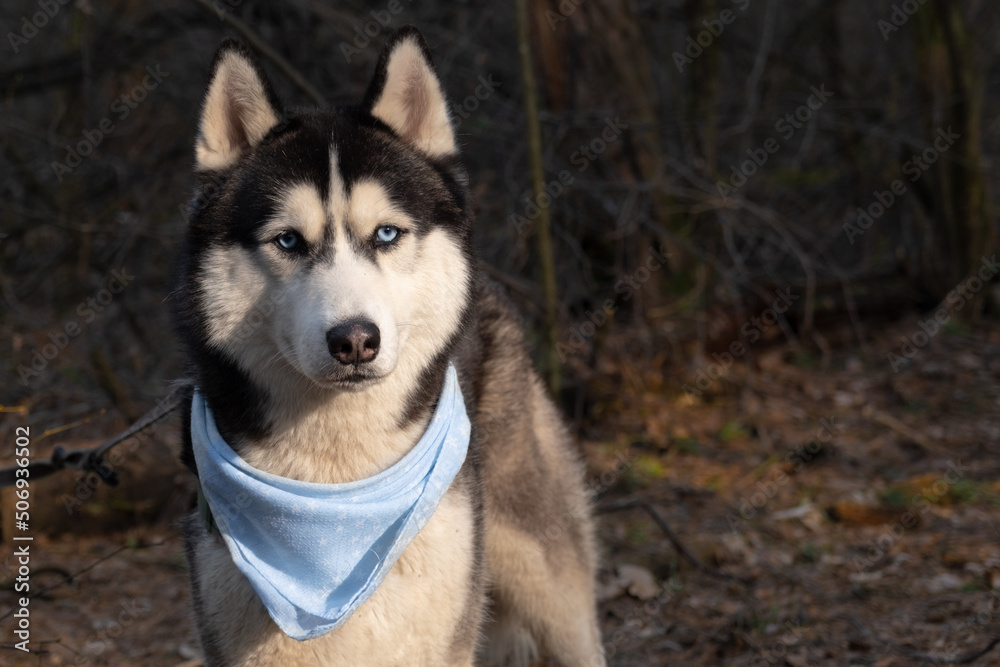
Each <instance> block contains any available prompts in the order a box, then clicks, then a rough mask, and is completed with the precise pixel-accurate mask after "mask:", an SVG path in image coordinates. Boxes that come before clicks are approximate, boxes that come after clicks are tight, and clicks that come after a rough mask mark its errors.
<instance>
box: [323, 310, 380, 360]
mask: <svg viewBox="0 0 1000 667" xmlns="http://www.w3.org/2000/svg"><path fill="white" fill-rule="evenodd" d="M381 342H382V337H381V336H380V335H379V331H378V327H377V326H375V323H374V322H368V321H367V320H351V321H350V322H345V323H344V324H338V325H337V326H335V327H334V328H332V329H330V330H329V331H327V332H326V346H327V347H328V348H329V349H330V355H331V356H333V358H334V359H336V360H337V361H339V362H340V363H342V364H344V365H345V366H347V365H352V364H353V365H357V364H364V363H367V362H369V361H371V360H372V359H374V358H375V357H377V356H378V346H379V344H380V343H381Z"/></svg>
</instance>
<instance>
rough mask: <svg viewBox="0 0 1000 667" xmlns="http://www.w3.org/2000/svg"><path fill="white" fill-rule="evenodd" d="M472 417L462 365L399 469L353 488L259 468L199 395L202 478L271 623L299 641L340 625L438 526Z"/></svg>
mask: <svg viewBox="0 0 1000 667" xmlns="http://www.w3.org/2000/svg"><path fill="white" fill-rule="evenodd" d="M469 433H470V430H469V418H468V416H467V415H466V412H465V402H464V401H463V400H462V392H461V389H460V388H459V386H458V376H457V374H456V373H455V368H454V366H451V365H449V367H448V372H447V375H446V376H445V380H444V387H443V389H442V390H441V397H440V399H439V400H438V405H437V409H435V411H434V415H433V416H432V417H431V421H430V424H428V426H427V430H426V431H425V432H424V435H423V437H421V438H420V441H419V442H417V444H416V445H415V446H414V447H413V449H412V450H411V451H410V452H409V453H407V454H406V455H405V456H404V457H403V458H402V459H401V460H400V461H399V463H397V464H395V465H393V466H392V467H391V468H389V469H387V470H385V471H383V472H381V473H379V474H377V475H375V476H374V477H369V478H367V479H362V480H358V481H356V482H350V483H347V484H313V483H309V482H299V481H296V480H293V479H287V478H285V477H278V476H277V475H272V474H270V473H266V472H263V471H261V470H257V469H256V468H253V467H251V466H250V465H249V464H247V462H246V461H244V460H243V459H241V458H240V457H239V456H238V455H237V454H236V452H234V451H233V450H232V448H231V447H230V446H229V445H228V444H226V442H225V441H224V440H223V439H222V437H221V436H220V435H219V432H218V430H217V429H216V427H215V420H214V419H213V417H212V412H211V410H210V409H209V407H208V405H207V404H206V402H205V399H204V398H203V397H202V395H201V393H200V392H199V391H198V390H195V393H194V400H193V401H192V404H191V437H192V440H193V443H194V454H195V460H196V461H197V463H198V476H199V479H200V482H201V488H202V490H203V492H204V494H205V498H206V500H207V501H208V504H209V506H210V508H211V511H212V516H213V519H214V520H215V522H216V524H217V525H218V527H219V532H220V533H221V534H222V538H223V539H224V540H225V542H226V546H227V547H229V553H230V555H231V556H232V558H233V562H234V563H235V564H236V567H238V568H239V569H240V571H241V572H242V573H243V574H244V575H245V576H246V577H247V579H249V581H250V585H251V586H253V588H254V590H255V591H256V592H257V595H258V596H259V597H260V599H261V601H262V602H263V603H264V606H266V607H267V610H268V612H269V613H270V614H271V618H272V619H274V622H275V623H277V625H278V627H280V628H281V629H282V631H284V633H285V634H287V635H288V636H289V637H292V638H294V639H298V640H300V641H302V640H305V639H312V638H314V637H320V636H322V635H325V634H326V633H328V632H330V631H331V630H333V629H334V628H337V627H340V626H341V625H342V624H343V623H344V622H345V621H346V620H347V619H348V618H349V617H350V616H351V614H352V613H354V611H355V610H356V609H357V608H358V607H360V606H361V605H362V604H363V603H364V602H365V600H367V599H368V598H369V596H371V594H372V593H374V592H375V589H376V588H378V586H379V584H381V583H382V580H383V579H385V576H386V575H387V574H388V573H389V570H390V569H391V568H392V566H393V564H394V563H395V562H396V559H397V558H399V556H400V554H401V553H403V550H404V549H406V547H407V546H409V544H410V542H411V541H412V540H413V538H414V537H416V536H417V533H419V532H420V530H421V529H422V528H423V527H424V525H426V524H427V522H428V520H430V518H431V515H432V514H433V513H434V510H435V509H437V506H438V503H440V502H441V498H442V497H444V494H445V491H447V490H448V487H449V486H450V485H451V482H452V480H453V479H454V478H455V475H456V474H458V471H459V469H460V468H461V467H462V462H463V461H464V460H465V455H466V452H467V451H468V448H469Z"/></svg>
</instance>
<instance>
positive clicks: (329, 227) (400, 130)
mask: <svg viewBox="0 0 1000 667" xmlns="http://www.w3.org/2000/svg"><path fill="white" fill-rule="evenodd" d="M265 90H266V88H265V86H264V85H263V83H262V82H261V81H259V80H257V77H256V71H255V70H254V69H253V67H251V66H250V65H249V64H247V63H245V62H242V61H241V57H240V56H239V55H238V54H237V53H236V52H230V53H228V54H227V55H225V56H224V59H223V60H222V61H221V63H220V67H219V70H218V71H217V72H216V75H215V76H214V77H213V80H212V83H211V84H210V87H209V91H208V93H207V98H206V103H205V107H204V111H203V117H202V122H201V134H200V136H199V139H198V142H197V159H198V167H199V169H202V170H215V169H224V168H228V167H231V166H233V165H234V164H236V163H237V162H238V161H239V159H240V157H241V156H242V155H243V154H244V153H245V152H246V150H248V149H249V148H252V147H253V146H254V145H255V143H256V142H259V141H260V140H261V139H262V138H263V137H264V136H265V135H266V133H267V132H268V131H269V129H270V128H271V127H273V126H274V124H275V123H277V122H278V117H277V113H276V112H275V111H274V110H273V109H271V108H270V106H269V103H268V102H267V98H266V95H265V92H264V91H265ZM372 112H373V115H375V116H376V117H378V118H380V119H381V120H383V121H384V122H385V123H386V124H387V125H388V126H389V127H391V128H393V130H394V131H395V132H396V133H397V134H398V135H399V136H400V138H402V139H403V140H404V141H406V142H408V143H409V144H411V145H412V146H413V147H415V148H417V149H418V150H421V151H423V152H424V153H426V154H427V155H429V156H432V157H438V156H442V155H450V154H452V153H454V152H455V150H456V146H455V140H454V134H453V132H452V130H451V125H450V122H449V120H448V114H447V108H446V105H445V101H444V97H443V94H442V92H441V86H440V83H439V82H438V80H437V77H436V76H435V75H434V72H433V70H432V68H431V67H430V65H429V63H428V62H427V61H426V60H425V59H424V57H423V52H422V51H421V48H420V46H419V44H418V43H417V42H416V41H415V39H404V40H402V41H400V42H398V43H397V44H396V46H395V49H394V51H393V52H392V53H391V54H390V57H389V60H388V66H387V77H386V82H385V87H384V90H383V91H382V94H381V95H380V96H379V98H378V99H377V100H375V103H374V107H373V111H372ZM332 144H333V145H334V146H336V144H337V137H333V138H332ZM330 162H331V182H330V185H329V193H328V197H327V199H326V205H325V206H324V203H323V198H322V197H321V196H320V193H319V191H318V190H317V189H316V188H315V186H313V185H309V184H295V185H291V186H289V187H287V188H286V190H285V191H284V192H283V193H282V194H281V195H280V199H279V201H277V206H276V212H275V214H274V216H273V217H272V219H270V220H267V221H263V224H262V225H261V226H260V227H259V231H258V234H259V235H260V240H261V241H262V242H263V241H267V240H268V239H273V238H274V237H275V236H277V235H279V234H281V233H282V232H284V231H288V230H294V231H297V232H299V233H300V234H301V235H302V236H303V238H305V239H306V241H307V242H313V243H318V242H319V240H320V239H323V238H330V237H331V236H332V239H333V248H332V259H331V260H330V261H328V262H326V263H325V264H317V265H316V266H313V267H312V269H311V270H310V271H300V270H298V269H297V268H296V265H295V264H294V263H293V262H289V261H287V258H285V257H281V256H280V254H279V253H280V251H279V250H277V249H276V248H275V247H274V246H273V244H267V243H262V244H261V246H260V247H259V248H257V249H254V250H247V249H245V248H243V247H240V246H225V247H222V246H220V247H217V248H215V249H212V250H209V251H207V252H208V254H207V260H206V262H205V263H204V266H205V268H204V272H203V274H202V275H200V276H199V280H200V285H201V288H202V294H203V298H204V304H205V308H206V312H207V313H208V315H209V316H208V321H209V324H210V326H209V330H208V339H209V340H208V342H209V344H210V345H211V346H212V347H214V348H216V349H218V350H220V351H222V352H224V353H225V354H226V355H227V356H228V357H229V358H231V359H232V360H234V361H235V362H236V363H237V364H238V365H239V366H240V367H241V368H242V369H243V370H244V371H245V372H246V373H247V374H248V375H249V376H250V378H251V380H252V381H253V382H255V383H256V384H258V385H259V386H260V387H264V388H266V391H267V395H268V398H269V402H268V405H267V411H268V423H269V426H270V435H268V436H266V437H263V438H260V439H259V440H254V441H247V442H235V443H231V444H232V445H234V447H236V448H237V449H238V451H239V452H240V454H241V456H243V458H244V459H245V460H246V461H247V462H248V463H249V464H250V465H252V466H254V467H256V468H258V469H261V470H264V471H267V472H270V473H273V474H276V475H281V476H283V477H288V478H292V479H297V480H302V481H308V482H318V483H343V482H350V481H354V480H358V479H361V478H364V477H368V476H371V475H374V474H376V473H378V472H380V471H382V470H384V469H386V468H387V467H389V466H391V465H392V464H394V463H396V462H397V461H399V460H400V459H401V458H402V457H403V456H404V455H405V454H406V453H407V452H408V451H409V450H410V449H411V448H412V446H413V445H414V444H415V443H416V441H417V440H418V439H419V438H420V436H421V434H422V433H423V431H424V429H425V427H426V424H427V422H428V420H429V417H430V415H429V414H425V415H423V416H422V417H420V418H417V419H415V420H413V421H411V422H405V421H404V420H402V419H401V416H402V415H403V414H404V412H405V411H406V409H407V405H408V403H409V400H410V398H411V396H412V395H413V394H414V393H415V392H417V390H418V389H419V387H418V384H419V381H420V378H421V374H422V373H423V371H425V370H426V369H427V368H428V366H429V364H430V363H431V361H432V360H433V359H434V358H435V357H436V356H437V355H438V354H439V353H440V352H441V351H442V350H443V349H444V346H445V345H446V344H448V341H450V340H452V339H453V337H454V336H455V334H456V332H458V329H459V326H460V324H461V318H462V315H463V312H464V310H465V308H466V305H467V304H468V303H470V301H474V302H475V304H476V306H477V310H479V311H480V312H481V314H482V315H481V319H476V320H475V327H477V329H476V330H473V331H467V332H463V333H462V336H461V338H460V341H459V344H458V349H457V351H456V352H455V357H454V358H453V362H454V363H455V364H456V366H457V367H458V368H459V374H460V377H461V378H463V391H466V392H471V391H472V390H473V388H474V387H481V389H476V391H479V392H480V393H481V395H479V396H472V395H471V394H470V395H467V396H466V400H467V404H468V405H469V406H470V412H471V413H470V418H471V419H472V421H473V423H474V425H475V426H474V430H475V432H476V433H477V436H476V437H477V439H476V442H475V443H474V444H475V447H474V449H473V451H474V452H476V453H475V454H474V456H475V457H476V459H477V462H476V463H477V465H476V466H475V467H473V465H472V462H469V464H468V465H467V466H466V467H465V468H463V471H462V472H461V473H459V476H458V477H457V478H456V480H455V482H454V483H453V484H452V486H451V488H450V489H449V490H448V492H447V494H446V495H445V497H444V499H443V500H442V502H441V505H440V506H439V507H438V509H437V511H436V512H435V514H434V515H433V517H432V518H431V520H430V522H429V523H428V524H427V526H426V527H425V528H424V529H423V531H422V532H421V533H420V534H419V535H418V536H417V538H416V539H415V540H414V541H413V542H412V543H411V544H410V546H409V547H408V548H407V549H406V550H405V551H404V553H403V554H402V556H401V557H400V559H399V561H397V563H396V564H395V566H394V567H393V568H392V570H391V571H390V573H389V575H388V576H387V577H386V579H385V581H384V582H383V584H382V585H381V586H380V587H379V588H378V590H377V591H376V592H375V593H374V594H373V595H372V597H371V598H369V599H368V601H367V602H365V603H364V604H363V605H362V606H361V607H360V609H359V610H358V611H357V612H356V613H355V614H354V615H353V616H352V617H351V618H350V619H349V620H348V621H347V622H346V623H345V624H344V625H343V626H341V627H340V628H338V629H337V630H334V631H332V632H330V633H329V634H327V635H325V636H323V637H319V638H316V639H312V640H308V641H305V642H298V641H295V640H293V639H290V638H289V637H287V636H286V635H284V634H283V633H282V632H281V631H280V630H279V629H278V627H277V626H276V625H275V624H274V623H273V622H271V620H270V618H269V616H268V615H267V612H266V610H265V609H264V607H263V606H262V604H261V602H260V600H259V599H258V598H257V597H256V595H255V594H254V592H253V591H252V589H251V588H250V587H249V585H248V583H247V581H246V579H245V578H244V577H243V576H242V575H241V574H240V573H239V571H238V570H237V569H236V567H235V565H234V564H233V562H232V560H231V559H230V557H229V553H228V551H227V549H226V547H225V545H224V543H223V542H222V541H221V540H220V539H219V538H218V536H216V535H211V534H209V533H207V532H206V530H205V528H204V526H203V525H202V524H201V522H200V521H199V520H198V518H197V517H196V516H195V517H192V518H191V520H189V523H188V527H187V530H188V538H189V549H190V550H191V553H190V558H191V562H192V575H193V579H194V585H195V597H196V600H197V602H198V607H199V618H198V621H199V625H200V628H201V631H202V637H203V640H204V648H205V650H206V654H207V658H208V661H207V662H208V664H209V665H211V666H213V667H214V666H215V665H247V666H264V665H275V666H278V667H295V666H299V665H302V666H306V665H308V666H310V667H311V666H316V665H337V666H339V665H344V666H351V667H366V666H372V667H374V666H376V665H377V666H387V665H400V666H403V665H405V666H407V667H410V666H426V667H438V666H452V665H454V666H459V665H461V666H463V667H465V666H469V665H473V664H474V663H477V661H478V662H479V663H483V664H488V665H517V666H518V667H522V666H525V665H527V664H528V663H529V662H530V661H531V660H533V659H534V657H535V656H536V655H538V654H539V653H541V654H545V655H547V656H548V658H549V659H550V660H551V661H553V662H552V663H551V664H558V665H565V666H566V667H570V666H572V667H578V666H585V667H600V666H601V665H603V664H604V658H603V655H602V652H601V643H600V637H599V635H598V631H597V621H596V616H595V605H594V592H593V577H594V569H595V567H596V565H595V560H596V555H595V547H594V540H593V528H592V525H591V522H590V518H589V508H588V499H587V498H586V496H585V493H584V491H583V488H582V484H581V479H582V470H581V466H580V464H579V461H578V460H577V458H576V457H575V455H574V454H573V451H572V445H571V443H570V439H569V437H568V434H567V433H566V431H565V429H564V427H563V426H562V422H561V420H560V418H559V415H558V414H557V411H556V409H555V407H554V406H553V404H552V403H551V401H550V399H549V398H548V396H547V395H546V392H545V390H544V389H543V387H542V385H541V383H540V382H539V380H538V379H537V376H535V374H534V372H533V370H532V368H531V361H530V359H529V357H528V355H527V352H526V345H525V341H524V339H523V336H522V334H521V332H520V327H519V325H518V323H517V320H516V318H515V316H514V315H513V314H512V312H511V311H510V310H509V308H508V306H507V305H506V303H505V302H504V301H503V300H502V298H500V297H498V296H497V295H496V294H495V293H494V292H493V291H492V290H491V289H484V290H481V291H480V290H477V291H476V292H475V293H473V291H472V290H473V285H474V281H473V272H474V271H475V267H474V266H473V265H472V264H471V260H470V258H469V257H468V256H467V254H466V252H465V251H464V249H463V248H462V247H461V245H460V242H459V241H458V240H457V239H456V238H455V236H453V235H452V234H451V233H449V232H448V231H446V230H443V229H434V228H432V229H431V231H429V232H428V233H427V234H425V235H423V236H421V235H418V234H415V233H414V234H404V235H403V237H401V239H400V241H399V243H398V244H397V247H395V248H394V249H393V250H392V252H391V253H384V254H379V255H377V256H376V257H375V258H374V259H373V258H372V256H370V255H364V254H362V253H358V252H356V251H355V250H354V249H353V247H352V245H351V243H350V242H349V239H350V237H351V236H353V237H355V238H364V237H369V236H370V235H371V234H372V233H374V230H375V229H376V228H377V227H378V226H380V225H383V224H392V225H394V226H397V227H400V228H401V229H403V230H407V229H409V228H410V227H411V226H413V225H414V224H415V222H414V221H413V220H410V219H409V218H408V216H407V213H406V212H405V211H403V210H400V209H399V208H398V207H397V206H395V205H394V203H393V201H392V200H391V199H390V197H389V195H388V193H387V192H386V191H385V189H384V187H383V186H382V185H381V184H380V183H379V182H377V181H375V180H370V181H361V182H358V183H354V184H353V186H352V187H351V188H350V190H349V191H348V189H347V188H346V187H345V185H344V183H343V181H342V179H341V176H340V170H339V167H338V155H337V152H336V148H334V149H332V150H331V155H330ZM356 317H364V318H366V319H369V320H371V321H372V322H374V323H375V324H376V325H377V326H378V327H379V330H380V331H381V334H382V346H381V349H380V351H379V354H378V356H377V357H376V359H375V360H374V361H372V362H370V363H371V366H370V367H371V368H372V369H374V370H375V371H377V374H378V377H377V379H376V380H374V381H372V382H368V383H366V384H363V385H360V386H358V387H352V388H345V387H343V386H341V385H338V384H337V377H338V375H337V373H338V372H339V371H340V370H341V369H338V367H337V365H336V364H335V362H334V361H333V360H332V359H331V355H330V354H329V351H328V349H327V347H326V343H325V338H324V335H325V332H326V331H328V330H329V329H330V327H331V326H333V325H335V324H337V323H339V322H342V321H345V320H347V319H350V318H356ZM256 320H259V322H260V324H259V325H258V326H250V327H248V326H247V323H248V322H253V321H256ZM473 399H475V400H473ZM473 405H475V409H474V410H472V406H473ZM404 423H405V425H404V426H400V424H404ZM480 475H481V476H480ZM335 530H336V528H335V527H331V539H335ZM480 530H481V531H482V532H480ZM478 535H483V536H484V537H483V539H482V541H478V540H477V536H478ZM477 545H480V546H481V547H482V550H481V551H480V550H478V548H477ZM487 619H488V620H487Z"/></svg>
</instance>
